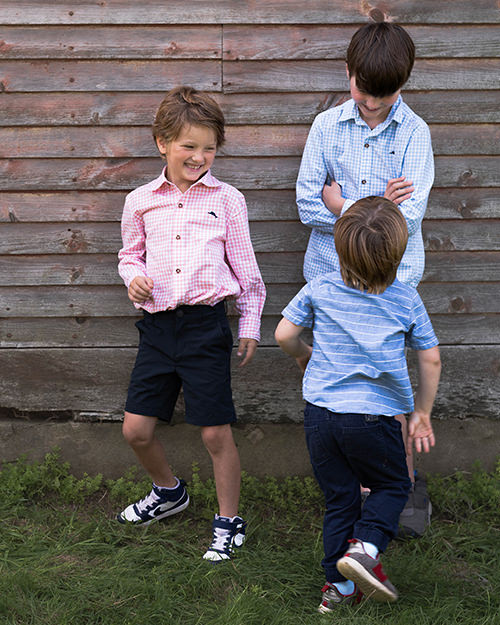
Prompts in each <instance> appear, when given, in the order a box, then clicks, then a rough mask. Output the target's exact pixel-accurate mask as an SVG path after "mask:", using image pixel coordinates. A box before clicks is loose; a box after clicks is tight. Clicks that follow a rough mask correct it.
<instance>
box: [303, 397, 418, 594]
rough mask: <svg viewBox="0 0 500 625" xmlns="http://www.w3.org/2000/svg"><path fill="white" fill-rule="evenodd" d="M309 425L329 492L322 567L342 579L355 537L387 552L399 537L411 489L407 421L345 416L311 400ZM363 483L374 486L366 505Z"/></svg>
mask: <svg viewBox="0 0 500 625" xmlns="http://www.w3.org/2000/svg"><path fill="white" fill-rule="evenodd" d="M304 429H305V434H306V441H307V447H308V449H309V456H310V458H311V464H312V468H313V470H314V475H315V476H316V479H317V480H318V484H319V486H320V488H321V490H322V491H323V494H324V495H325V503H326V511H325V516H324V521H323V545H324V551H325V557H324V558H323V561H322V565H323V568H324V569H325V575H326V579H327V581H329V582H336V581H342V580H344V579H345V578H344V577H343V576H342V575H341V574H340V573H339V572H338V571H337V569H336V566H335V564H336V562H337V560H338V559H339V558H341V557H342V556H343V555H344V553H345V552H346V550H347V548H348V546H349V545H348V540H349V539H350V538H357V539H358V540H363V541H368V542H371V543H374V544H375V545H377V547H378V548H379V550H380V551H384V550H385V548H386V547H387V545H388V543H389V541H390V540H391V539H392V538H394V536H395V535H396V532H397V529H398V520H399V515H400V514H401V511H402V510H403V508H404V506H405V503H406V501H407V499H408V493H409V490H410V487H411V482H410V478H409V477H408V468H407V465H406V452H405V447H404V443H403V438H402V436H401V425H400V423H399V422H398V421H396V419H395V418H394V417H385V416H377V415H363V414H341V413H335V412H330V411H329V410H327V409H326V408H320V407H319V406H314V405H312V404H309V403H308V404H307V405H306V408H305V411H304ZM360 484H363V486H365V487H367V488H369V489H370V490H371V493H370V495H369V496H368V498H367V500H366V502H365V504H364V506H363V508H362V509H361V494H360Z"/></svg>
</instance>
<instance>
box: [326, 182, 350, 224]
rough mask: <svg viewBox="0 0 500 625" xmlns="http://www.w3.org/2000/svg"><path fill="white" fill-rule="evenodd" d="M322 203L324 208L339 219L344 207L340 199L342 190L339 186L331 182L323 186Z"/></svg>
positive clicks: (342, 200) (341, 198)
mask: <svg viewBox="0 0 500 625" xmlns="http://www.w3.org/2000/svg"><path fill="white" fill-rule="evenodd" d="M322 197H323V202H324V203H325V206H326V207H327V209H328V210H329V211H330V213H333V214H334V215H336V216H337V217H340V212H341V211H342V207H343V206H344V202H345V200H344V198H343V197H342V189H341V187H340V185H339V184H337V183H336V182H335V180H332V183H331V184H325V186H324V187H323V193H322Z"/></svg>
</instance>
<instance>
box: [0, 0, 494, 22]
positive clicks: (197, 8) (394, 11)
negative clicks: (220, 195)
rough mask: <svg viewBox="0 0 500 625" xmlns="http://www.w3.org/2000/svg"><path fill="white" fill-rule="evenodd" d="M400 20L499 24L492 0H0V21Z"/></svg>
mask: <svg viewBox="0 0 500 625" xmlns="http://www.w3.org/2000/svg"><path fill="white" fill-rule="evenodd" d="M384 16H385V19H391V20H396V21H398V22H400V23H402V24H404V23H407V24H411V23H415V24H425V23H431V24H436V23H437V24H439V23H443V24H450V23H454V22H455V23H459V24H460V23H464V24H466V23H493V24H495V23H498V21H499V17H498V11H497V10H496V6H495V5H494V3H492V2H491V0H475V2H474V3H473V4H472V3H470V2H467V0H441V2H439V3H436V2H434V0H386V1H385V2H384V3H383V12H382V11H381V10H380V9H378V8H376V7H374V6H373V5H371V4H370V3H368V2H366V3H365V2H363V3H360V4H358V3H353V2H352V1H351V0H336V2H335V10H332V3H331V0H310V1H309V2H308V3H307V4H305V3H304V2H299V0H240V1H238V2H234V0H218V1H217V2H212V1H211V0H197V1H196V3H191V4H186V3H185V2H183V1H181V0H169V1H168V2H164V1H163V0H148V10H147V11H145V10H144V7H143V6H142V5H138V4H137V3H134V2H131V1H130V0H113V2H98V3H96V2H92V1H88V0H85V1H82V2H79V3H78V4H75V3H74V2H64V1H61V0H59V1H58V2H57V3H55V2H53V1H52V2H51V1H50V0H2V4H1V5H0V23H1V24H214V23H215V24H233V23H236V24H238V23H240V24H243V23H247V24H266V23H267V24H287V23H288V24H290V23H291V24H294V23H298V24H315V23H317V24H336V23H338V24H351V23H354V24H357V23H360V22H361V23H362V22H365V21H366V18H367V17H372V18H373V19H381V18H382V17H384Z"/></svg>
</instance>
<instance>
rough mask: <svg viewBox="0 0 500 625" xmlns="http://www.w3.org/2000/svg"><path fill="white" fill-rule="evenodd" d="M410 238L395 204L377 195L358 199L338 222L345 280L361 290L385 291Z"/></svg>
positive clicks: (338, 240) (394, 274)
mask: <svg viewBox="0 0 500 625" xmlns="http://www.w3.org/2000/svg"><path fill="white" fill-rule="evenodd" d="M407 241H408V229H407V227H406V221H405V218H404V217H403V215H402V214H401V212H400V210H399V208H398V207H397V206H396V204H394V203H393V202H391V201H390V200H387V199H386V198H383V197H378V196H375V195H371V196H369V197H365V198H363V199H361V200H358V201H357V202H355V203H354V204H353V205H352V206H351V207H350V208H349V210H347V211H346V212H345V213H344V214H343V215H342V217H340V219H338V220H337V222H336V224H335V247H336V249H337V254H338V256H339V261H340V273H341V275H342V280H343V281H344V283H345V284H346V285H347V286H350V287H352V288H354V289H358V290H360V291H366V292H368V293H383V292H384V291H385V289H386V288H387V287H388V286H389V285H390V284H392V283H393V282H394V279H395V278H396V272H397V269H398V265H399V263H400V261H401V258H402V256H403V254H404V251H405V249H406V243H407Z"/></svg>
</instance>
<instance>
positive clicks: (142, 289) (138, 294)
mask: <svg viewBox="0 0 500 625" xmlns="http://www.w3.org/2000/svg"><path fill="white" fill-rule="evenodd" d="M152 293H153V280H151V278H146V277H145V276H136V277H135V278H134V279H133V280H132V282H131V283H130V286H129V287H128V297H129V299H130V300H132V301H133V302H135V303H136V304H142V303H144V302H145V301H146V300H148V299H149V298H150V297H151V294H152Z"/></svg>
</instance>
